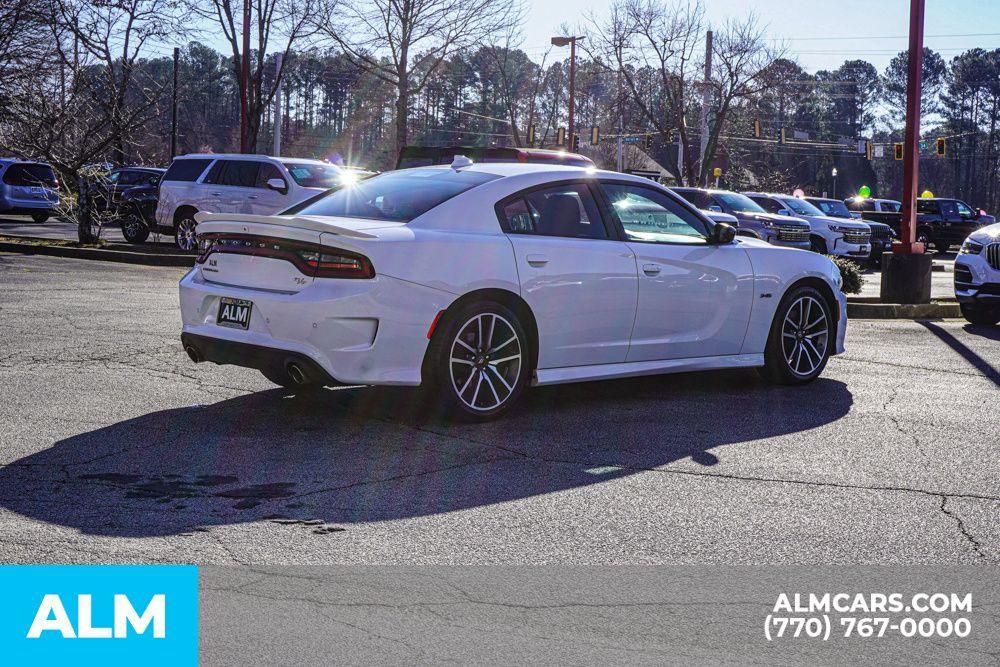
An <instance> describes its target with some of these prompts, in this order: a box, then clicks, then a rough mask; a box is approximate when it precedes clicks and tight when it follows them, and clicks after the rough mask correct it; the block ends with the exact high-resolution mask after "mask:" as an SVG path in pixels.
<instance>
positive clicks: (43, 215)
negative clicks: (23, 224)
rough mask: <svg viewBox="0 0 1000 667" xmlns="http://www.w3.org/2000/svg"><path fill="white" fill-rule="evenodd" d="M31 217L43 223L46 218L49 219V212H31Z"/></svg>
mask: <svg viewBox="0 0 1000 667" xmlns="http://www.w3.org/2000/svg"><path fill="white" fill-rule="evenodd" d="M31 219H32V220H34V221H35V222H37V223H38V224H41V223H43V222H45V221H46V220H48V219H49V214H48V213H32V214H31Z"/></svg>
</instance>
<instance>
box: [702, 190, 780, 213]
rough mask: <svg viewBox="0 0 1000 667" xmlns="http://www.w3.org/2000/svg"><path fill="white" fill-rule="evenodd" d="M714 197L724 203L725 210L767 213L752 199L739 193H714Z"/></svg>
mask: <svg viewBox="0 0 1000 667" xmlns="http://www.w3.org/2000/svg"><path fill="white" fill-rule="evenodd" d="M712 196H713V197H714V198H715V199H717V200H719V201H721V202H722V203H723V205H724V206H723V208H726V209H729V210H732V211H737V212H739V213H766V212H767V211H765V210H764V209H762V208H761V207H760V206H759V205H757V204H756V203H754V201H753V200H752V199H750V198H749V197H747V196H745V195H741V194H739V193H737V192H713V193H712Z"/></svg>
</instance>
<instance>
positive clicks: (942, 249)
mask: <svg viewBox="0 0 1000 667" xmlns="http://www.w3.org/2000/svg"><path fill="white" fill-rule="evenodd" d="M934 249H935V250H937V251H938V252H939V253H941V254H942V255H943V254H944V253H946V252H948V251H949V250H951V245H950V244H948V243H943V242H941V241H937V242H935V243H934Z"/></svg>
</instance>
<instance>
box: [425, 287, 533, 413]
mask: <svg viewBox="0 0 1000 667" xmlns="http://www.w3.org/2000/svg"><path fill="white" fill-rule="evenodd" d="M497 355H501V356H500V357H498V356H497ZM530 359H531V354H530V346H529V342H528V336H527V334H526V333H525V329H524V325H523V324H522V323H521V320H520V318H518V316H517V314H515V313H514V312H513V311H512V310H511V309H510V308H508V307H507V306H505V305H503V304H501V303H497V302H495V301H479V302H474V303H470V304H468V305H466V306H463V307H462V308H460V309H459V310H458V311H457V312H455V313H453V314H449V315H448V316H447V317H446V318H445V319H443V320H442V321H441V322H440V323H439V325H438V328H437V330H436V331H435V332H434V336H433V338H432V340H431V343H430V346H429V349H428V353H427V365H426V366H425V371H426V374H427V377H428V380H429V382H428V387H427V392H428V395H427V398H428V399H430V401H431V403H432V404H434V405H435V406H436V407H438V408H440V409H442V410H443V411H444V412H445V413H446V414H448V415H450V416H453V417H457V418H460V419H464V420H468V421H487V420H490V419H495V418H497V417H499V416H501V415H502V414H504V413H506V412H507V411H508V410H510V409H511V408H512V407H513V406H514V404H515V403H517V401H518V399H519V398H520V397H521V395H522V394H523V393H524V389H525V387H526V386H527V384H528V378H529V377H530V374H531V368H530V366H531V364H530V361H529V360H530Z"/></svg>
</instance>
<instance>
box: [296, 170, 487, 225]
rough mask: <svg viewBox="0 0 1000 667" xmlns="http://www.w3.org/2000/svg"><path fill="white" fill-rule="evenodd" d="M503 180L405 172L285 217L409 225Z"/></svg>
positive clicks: (341, 191)
mask: <svg viewBox="0 0 1000 667" xmlns="http://www.w3.org/2000/svg"><path fill="white" fill-rule="evenodd" d="M497 178H499V176H496V175H494V174H485V173H483V172H480V171H453V170H451V169H401V170H398V171H389V172H386V173H384V174H379V175H378V176H375V177H373V178H369V179H368V180H365V181H360V182H358V183H354V184H353V185H344V186H342V187H339V188H336V189H334V190H331V191H329V192H324V193H321V194H320V195H319V196H318V197H314V198H312V199H307V200H306V201H304V202H303V203H302V204H301V205H296V206H293V207H291V208H289V209H288V210H286V211H284V212H283V213H282V214H283V215H292V214H299V213H301V214H302V215H325V216H336V217H344V218H366V219H370V220H386V221H391V222H409V221H410V220H413V219H414V218H416V217H417V216H420V215H422V214H424V213H426V212H427V211H429V210H431V209H432V208H434V207H435V206H438V205H440V204H443V203H444V202H446V201H448V200H449V199H451V198H452V197H455V196H456V195H459V194H461V193H463V192H465V191H466V190H470V189H472V188H474V187H476V186H477V185H482V184H483V183H488V182H489V181H493V180H496V179H497Z"/></svg>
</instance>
